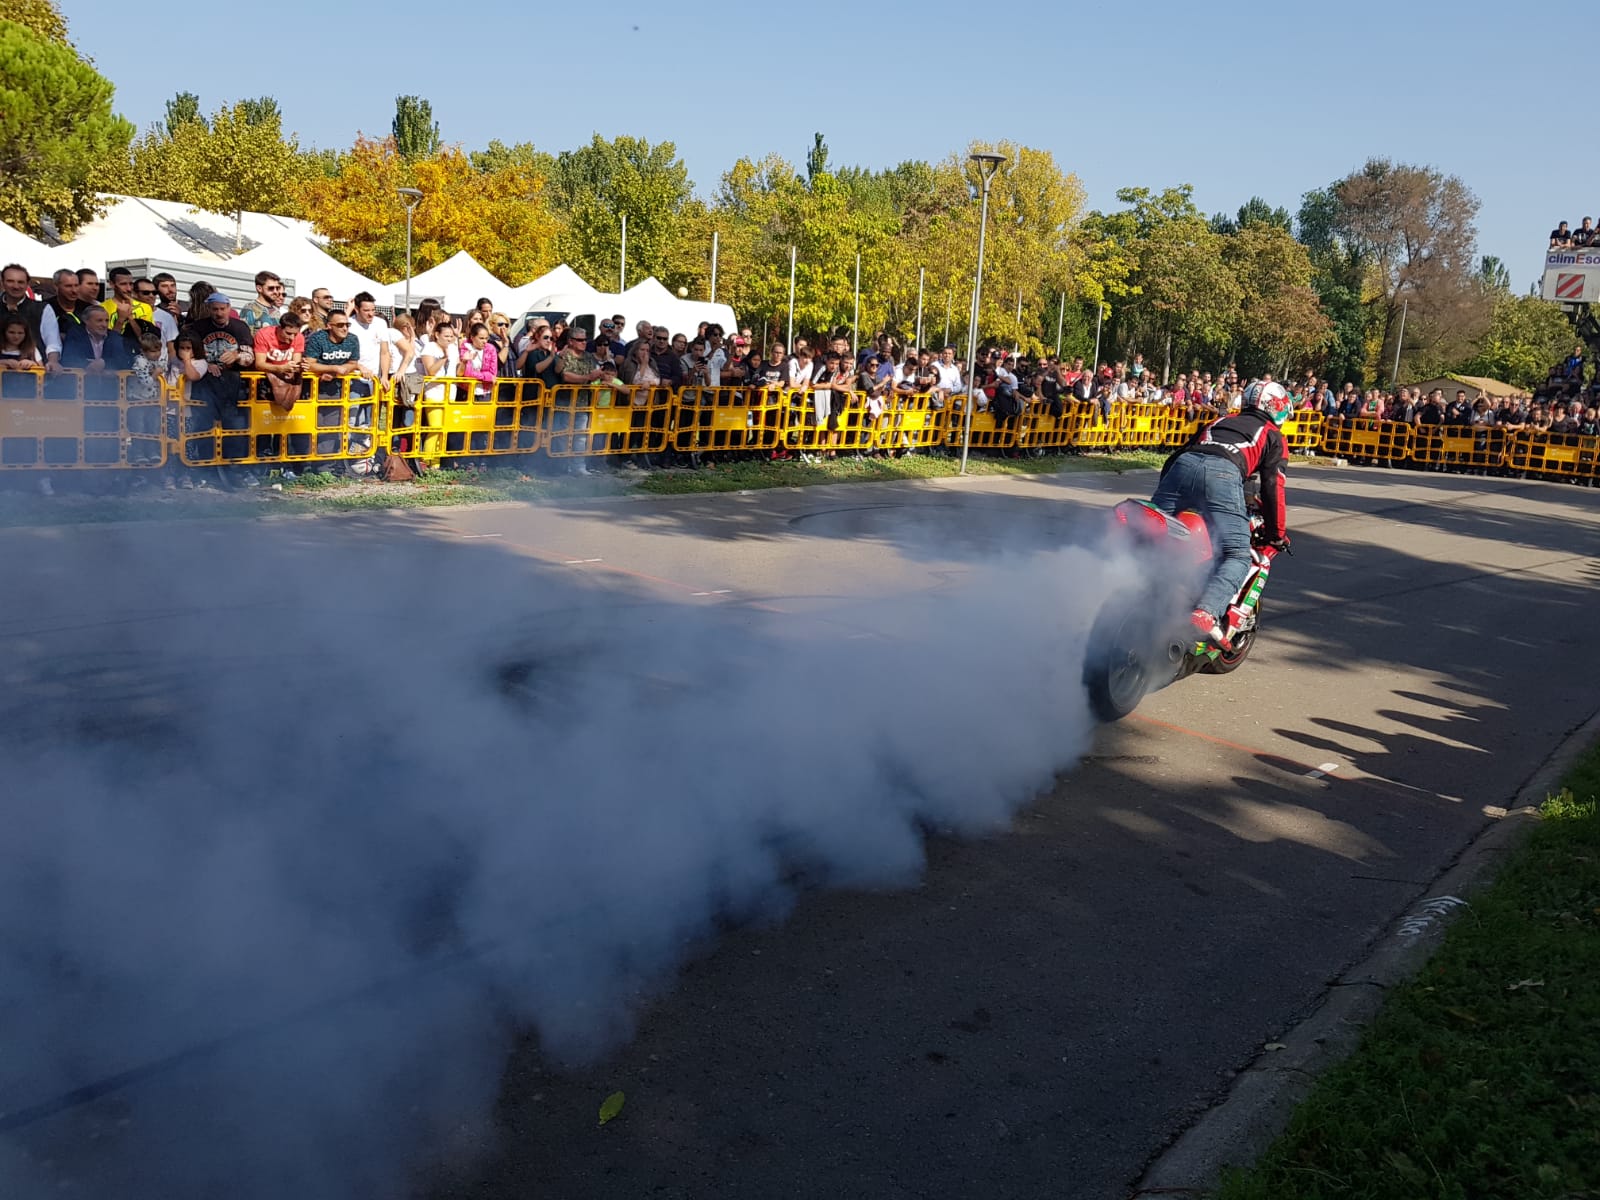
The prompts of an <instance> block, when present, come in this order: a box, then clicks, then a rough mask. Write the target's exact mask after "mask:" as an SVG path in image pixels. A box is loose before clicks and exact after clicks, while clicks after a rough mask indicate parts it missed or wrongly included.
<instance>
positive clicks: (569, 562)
mask: <svg viewBox="0 0 1600 1200" xmlns="http://www.w3.org/2000/svg"><path fill="white" fill-rule="evenodd" d="M604 561H605V560H604V559H603V558H569V559H567V561H566V564H565V565H566V566H569V567H575V566H578V565H579V564H581V563H592V562H604Z"/></svg>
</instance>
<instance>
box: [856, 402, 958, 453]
mask: <svg viewBox="0 0 1600 1200" xmlns="http://www.w3.org/2000/svg"><path fill="white" fill-rule="evenodd" d="M944 419H945V414H944V409H942V408H934V407H933V397H932V396H931V395H928V394H927V393H923V394H921V395H918V394H916V393H914V392H896V393H891V394H890V395H888V396H885V397H884V399H883V408H882V411H881V412H880V413H879V414H878V416H877V417H876V418H875V419H874V420H873V421H872V422H871V424H870V426H869V428H868V437H869V439H870V444H871V446H872V448H873V449H874V450H888V451H899V450H921V449H925V448H927V447H929V446H938V445H941V444H943V441H944V436H945V431H944Z"/></svg>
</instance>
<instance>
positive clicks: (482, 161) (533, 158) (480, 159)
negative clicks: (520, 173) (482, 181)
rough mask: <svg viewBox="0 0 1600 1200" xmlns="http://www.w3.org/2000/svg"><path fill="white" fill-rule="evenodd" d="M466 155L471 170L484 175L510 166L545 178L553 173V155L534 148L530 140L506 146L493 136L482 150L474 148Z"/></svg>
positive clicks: (554, 164)
mask: <svg viewBox="0 0 1600 1200" xmlns="http://www.w3.org/2000/svg"><path fill="white" fill-rule="evenodd" d="M467 157H468V158H469V159H470V160H471V162H472V167H473V170H475V171H482V172H483V173H484V174H486V175H492V174H494V173H495V172H496V171H504V170H506V169H507V168H510V167H519V168H521V169H524V170H527V171H532V172H533V173H534V174H535V175H539V176H542V177H544V178H545V179H549V178H550V177H551V176H552V175H554V174H555V167H556V160H555V155H553V154H546V153H545V152H544V151H543V150H535V149H534V148H533V143H532V142H518V143H517V144H516V145H514V146H508V145H506V144H505V143H504V142H502V141H501V140H500V139H499V138H495V139H494V140H493V141H491V142H490V143H489V144H488V145H487V146H485V147H484V148H483V149H482V150H474V151H473V152H472V153H471V154H469V155H468V156H467Z"/></svg>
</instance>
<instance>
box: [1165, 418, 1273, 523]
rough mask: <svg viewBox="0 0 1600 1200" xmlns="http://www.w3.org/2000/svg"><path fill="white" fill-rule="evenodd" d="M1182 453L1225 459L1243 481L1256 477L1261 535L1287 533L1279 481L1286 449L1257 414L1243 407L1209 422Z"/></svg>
mask: <svg viewBox="0 0 1600 1200" xmlns="http://www.w3.org/2000/svg"><path fill="white" fill-rule="evenodd" d="M1182 453H1186V454H1211V455H1217V456H1219V457H1222V458H1226V459H1227V460H1228V461H1229V462H1231V463H1233V464H1234V465H1235V466H1236V467H1238V468H1239V474H1240V476H1241V477H1242V478H1244V479H1249V478H1250V476H1252V475H1259V476H1260V477H1261V515H1262V517H1263V518H1264V520H1265V522H1266V524H1265V526H1264V527H1263V529H1262V531H1261V532H1262V534H1263V535H1264V536H1265V537H1266V538H1267V539H1268V540H1269V541H1270V540H1272V539H1274V538H1280V537H1282V536H1283V535H1284V534H1285V533H1287V532H1288V530H1289V504H1288V499H1287V497H1286V496H1285V490H1284V479H1283V467H1284V463H1285V462H1286V461H1287V460H1288V457H1289V454H1288V448H1287V447H1286V446H1285V444H1284V441H1283V434H1282V433H1281V432H1279V430H1278V427H1277V426H1276V425H1274V424H1273V423H1272V422H1271V421H1270V420H1268V419H1267V418H1266V417H1264V416H1262V415H1261V413H1259V412H1257V411H1256V410H1255V409H1253V408H1247V409H1244V410H1243V411H1242V412H1236V413H1232V414H1230V415H1228V416H1226V417H1221V418H1219V419H1218V420H1215V421H1213V422H1211V424H1209V425H1207V426H1206V427H1205V428H1204V429H1202V430H1201V431H1200V432H1199V433H1197V434H1196V435H1195V437H1194V440H1193V441H1191V442H1190V443H1189V444H1188V445H1187V446H1185V447H1184V448H1183V451H1182Z"/></svg>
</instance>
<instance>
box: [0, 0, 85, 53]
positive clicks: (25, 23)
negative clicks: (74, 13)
mask: <svg viewBox="0 0 1600 1200" xmlns="http://www.w3.org/2000/svg"><path fill="white" fill-rule="evenodd" d="M0 21H13V22H15V23H16V24H18V25H21V26H22V27H23V28H24V29H30V30H32V31H33V32H34V33H36V34H38V35H39V36H40V37H41V38H43V39H44V40H45V41H47V42H59V43H60V44H61V45H63V46H67V45H70V42H69V41H68V39H67V19H66V18H65V17H64V16H62V15H61V9H60V7H59V6H58V5H57V4H56V3H55V0H0Z"/></svg>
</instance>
